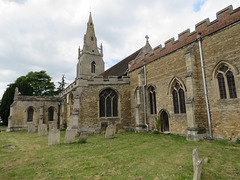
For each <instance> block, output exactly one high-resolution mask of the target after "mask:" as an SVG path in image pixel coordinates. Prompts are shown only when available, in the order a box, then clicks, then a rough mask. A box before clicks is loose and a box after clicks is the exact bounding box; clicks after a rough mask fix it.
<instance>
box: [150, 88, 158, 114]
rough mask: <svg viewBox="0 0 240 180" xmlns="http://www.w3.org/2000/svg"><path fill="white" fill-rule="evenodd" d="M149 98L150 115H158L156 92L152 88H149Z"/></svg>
mask: <svg viewBox="0 0 240 180" xmlns="http://www.w3.org/2000/svg"><path fill="white" fill-rule="evenodd" d="M148 96H149V105H150V106H149V107H150V113H151V114H157V105H156V92H155V88H154V87H152V86H150V87H149V88H148Z"/></svg>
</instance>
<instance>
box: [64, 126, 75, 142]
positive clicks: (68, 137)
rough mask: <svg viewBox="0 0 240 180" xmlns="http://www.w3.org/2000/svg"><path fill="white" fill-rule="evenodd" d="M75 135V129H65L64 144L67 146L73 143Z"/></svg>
mask: <svg viewBox="0 0 240 180" xmlns="http://www.w3.org/2000/svg"><path fill="white" fill-rule="evenodd" d="M76 134H77V129H67V130H66V134H65V141H64V143H67V144H69V143H74V142H75V137H76Z"/></svg>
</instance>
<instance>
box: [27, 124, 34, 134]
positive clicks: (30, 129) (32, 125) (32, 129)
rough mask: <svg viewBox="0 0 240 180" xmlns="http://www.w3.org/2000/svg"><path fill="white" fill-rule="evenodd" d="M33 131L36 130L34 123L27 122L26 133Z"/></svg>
mask: <svg viewBox="0 0 240 180" xmlns="http://www.w3.org/2000/svg"><path fill="white" fill-rule="evenodd" d="M35 131H36V126H35V125H34V124H29V125H28V133H35Z"/></svg>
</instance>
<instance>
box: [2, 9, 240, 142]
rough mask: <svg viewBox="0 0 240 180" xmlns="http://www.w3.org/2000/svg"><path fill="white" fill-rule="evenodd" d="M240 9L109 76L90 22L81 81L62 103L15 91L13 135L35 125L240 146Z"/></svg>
mask: <svg viewBox="0 0 240 180" xmlns="http://www.w3.org/2000/svg"><path fill="white" fill-rule="evenodd" d="M239 32H240V8H237V9H234V10H233V8H232V6H229V7H227V8H225V9H223V10H221V11H219V12H218V13H217V18H216V20H214V21H212V22H210V21H209V19H205V20H203V21H202V22H200V23H198V24H196V25H195V31H193V32H190V30H189V29H187V30H186V31H184V32H182V33H180V34H179V35H178V40H175V39H174V38H171V39H169V40H168V41H166V42H165V46H164V47H162V45H159V46H157V47H155V48H152V47H151V45H150V43H149V41H148V36H146V44H145V45H144V46H143V47H142V48H140V49H139V50H137V51H135V52H133V53H132V54H131V55H129V56H128V57H126V58H125V59H123V60H122V61H120V62H119V63H117V64H116V65H114V66H113V67H111V68H110V69H108V70H106V71H104V60H103V47H102V45H101V46H100V48H99V47H97V38H96V36H95V29H94V24H93V20H92V16H91V14H90V16H89V20H88V23H87V31H86V34H85V36H84V46H83V49H80V48H79V49H78V63H77V71H76V78H75V81H74V82H72V83H71V84H70V85H69V86H68V87H67V88H66V89H65V90H63V91H62V92H61V93H60V94H59V95H58V96H56V97H37V96H22V95H20V94H19V93H18V90H17V89H16V91H15V96H14V102H13V104H12V105H11V109H10V116H9V120H8V129H7V131H17V130H26V129H27V128H28V126H29V125H34V126H36V127H37V126H38V125H39V124H47V125H50V124H52V125H56V126H57V127H58V128H60V129H77V130H78V131H79V132H82V131H87V132H89V133H99V132H102V131H105V129H106V127H107V126H109V125H114V126H115V127H116V130H120V129H125V130H135V131H138V132H146V131H150V132H151V131H154V130H156V123H155V118H159V119H160V130H161V131H162V132H167V133H171V134H179V135H184V136H186V137H187V139H188V140H194V141H197V140H200V139H201V138H204V137H208V138H235V139H236V138H240V75H239V70H240V33H239Z"/></svg>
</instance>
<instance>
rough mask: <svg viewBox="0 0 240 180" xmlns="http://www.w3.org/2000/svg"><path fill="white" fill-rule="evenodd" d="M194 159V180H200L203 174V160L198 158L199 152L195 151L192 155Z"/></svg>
mask: <svg viewBox="0 0 240 180" xmlns="http://www.w3.org/2000/svg"><path fill="white" fill-rule="evenodd" d="M192 158H193V170H194V172H193V180H200V177H201V173H202V162H203V161H202V159H199V157H198V150H197V149H194V150H193V153H192Z"/></svg>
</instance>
